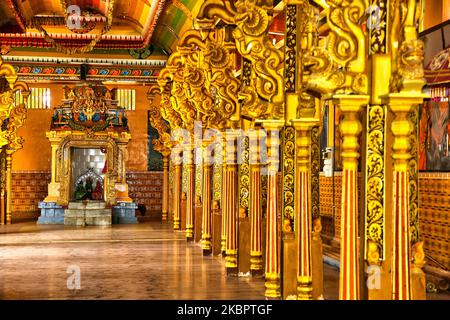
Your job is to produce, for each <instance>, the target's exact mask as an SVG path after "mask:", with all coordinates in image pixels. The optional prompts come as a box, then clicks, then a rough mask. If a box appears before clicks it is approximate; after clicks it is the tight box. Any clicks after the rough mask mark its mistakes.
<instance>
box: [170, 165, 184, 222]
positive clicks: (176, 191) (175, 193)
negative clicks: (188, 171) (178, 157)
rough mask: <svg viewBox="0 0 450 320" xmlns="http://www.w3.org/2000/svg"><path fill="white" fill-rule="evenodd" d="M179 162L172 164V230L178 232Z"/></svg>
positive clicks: (179, 211)
mask: <svg viewBox="0 0 450 320" xmlns="http://www.w3.org/2000/svg"><path fill="white" fill-rule="evenodd" d="M181 174H182V172H181V161H180V163H178V162H177V163H174V172H173V195H172V197H173V229H174V230H180V219H181Z"/></svg>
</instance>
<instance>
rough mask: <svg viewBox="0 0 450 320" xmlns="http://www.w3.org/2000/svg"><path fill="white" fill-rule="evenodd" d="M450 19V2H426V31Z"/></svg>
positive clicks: (428, 0)
mask: <svg viewBox="0 0 450 320" xmlns="http://www.w3.org/2000/svg"><path fill="white" fill-rule="evenodd" d="M448 19H450V0H426V1H425V8H424V21H423V26H424V30H427V29H428V28H431V27H434V26H435V25H438V24H440V23H442V22H444V21H447V20H448Z"/></svg>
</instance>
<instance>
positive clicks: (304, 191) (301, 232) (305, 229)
mask: <svg viewBox="0 0 450 320" xmlns="http://www.w3.org/2000/svg"><path fill="white" fill-rule="evenodd" d="M292 124H293V126H294V128H295V130H296V132H297V134H296V148H297V160H296V161H297V166H296V172H295V177H296V183H297V185H298V187H297V188H296V194H295V199H296V203H297V205H296V207H295V209H296V210H295V211H296V214H295V216H296V217H297V227H298V230H297V245H298V250H299V256H298V268H297V298H298V299H299V300H311V299H312V270H311V257H312V256H311V228H312V223H311V188H310V186H311V176H310V174H311V159H310V154H311V130H312V128H313V126H314V125H315V122H306V121H303V120H292Z"/></svg>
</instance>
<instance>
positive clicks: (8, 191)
mask: <svg viewBox="0 0 450 320" xmlns="http://www.w3.org/2000/svg"><path fill="white" fill-rule="evenodd" d="M11 167H12V152H10V150H8V149H7V150H6V224H11V199H12V194H11V189H12V186H11V182H12V181H11V180H12V172H11Z"/></svg>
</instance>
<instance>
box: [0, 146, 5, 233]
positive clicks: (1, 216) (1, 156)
mask: <svg viewBox="0 0 450 320" xmlns="http://www.w3.org/2000/svg"><path fill="white" fill-rule="evenodd" d="M0 184H1V198H0V206H1V208H0V225H4V224H5V222H6V208H5V200H6V154H5V152H4V151H3V150H2V149H0Z"/></svg>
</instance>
